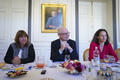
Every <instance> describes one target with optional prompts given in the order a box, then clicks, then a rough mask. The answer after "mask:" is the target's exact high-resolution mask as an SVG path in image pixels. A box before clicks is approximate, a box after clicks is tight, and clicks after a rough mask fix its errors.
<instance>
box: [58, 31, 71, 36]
mask: <svg viewBox="0 0 120 80" xmlns="http://www.w3.org/2000/svg"><path fill="white" fill-rule="evenodd" d="M58 34H60V35H69V34H70V32H67V33H58Z"/></svg>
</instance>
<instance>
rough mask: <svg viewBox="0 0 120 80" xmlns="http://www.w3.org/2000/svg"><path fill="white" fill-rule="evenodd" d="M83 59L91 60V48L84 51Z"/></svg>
mask: <svg viewBox="0 0 120 80" xmlns="http://www.w3.org/2000/svg"><path fill="white" fill-rule="evenodd" d="M83 61H89V49H86V50H85V51H84V53H83Z"/></svg>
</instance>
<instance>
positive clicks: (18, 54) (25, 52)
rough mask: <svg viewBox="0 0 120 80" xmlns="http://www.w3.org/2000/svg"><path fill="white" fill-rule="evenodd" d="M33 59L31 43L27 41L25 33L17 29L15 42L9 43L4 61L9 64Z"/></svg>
mask: <svg viewBox="0 0 120 80" xmlns="http://www.w3.org/2000/svg"><path fill="white" fill-rule="evenodd" d="M34 60H35V51H34V47H33V44H31V43H30V42H29V38H28V35H27V33H26V32H25V31H24V30H19V31H18V32H17V34H16V37H15V42H14V43H11V44H10V46H9V48H8V50H7V53H6V56H5V58H4V61H5V62H6V63H9V64H25V63H29V62H33V61H34Z"/></svg>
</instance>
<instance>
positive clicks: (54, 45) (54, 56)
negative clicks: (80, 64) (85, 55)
mask: <svg viewBox="0 0 120 80" xmlns="http://www.w3.org/2000/svg"><path fill="white" fill-rule="evenodd" d="M69 34H70V33H69V31H68V29H67V28H64V27H59V28H58V36H59V39H57V40H55V41H52V42H51V56H50V59H51V60H52V61H53V62H56V61H64V60H65V55H70V59H71V60H75V59H77V60H78V58H79V57H78V54H77V51H76V43H75V41H73V40H71V39H69Z"/></svg>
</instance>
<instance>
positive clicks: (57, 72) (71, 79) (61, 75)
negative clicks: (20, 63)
mask: <svg viewBox="0 0 120 80" xmlns="http://www.w3.org/2000/svg"><path fill="white" fill-rule="evenodd" d="M87 64H88V63H87ZM31 65H32V66H34V64H26V65H25V66H24V67H25V68H26V67H28V66H31ZM56 65H57V67H54V68H50V67H47V66H46V67H45V68H44V69H46V70H47V72H46V74H44V75H41V71H42V69H36V68H32V69H31V70H28V72H27V74H26V75H24V76H21V77H17V78H8V77H7V75H6V73H7V72H8V71H4V70H0V80H40V79H42V78H52V79H54V80H97V75H96V71H95V69H92V71H91V72H88V70H87V69H86V71H84V72H83V74H79V75H72V74H68V73H67V72H66V71H65V70H64V69H63V68H62V67H60V66H59V65H58V63H57V64H56Z"/></svg>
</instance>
